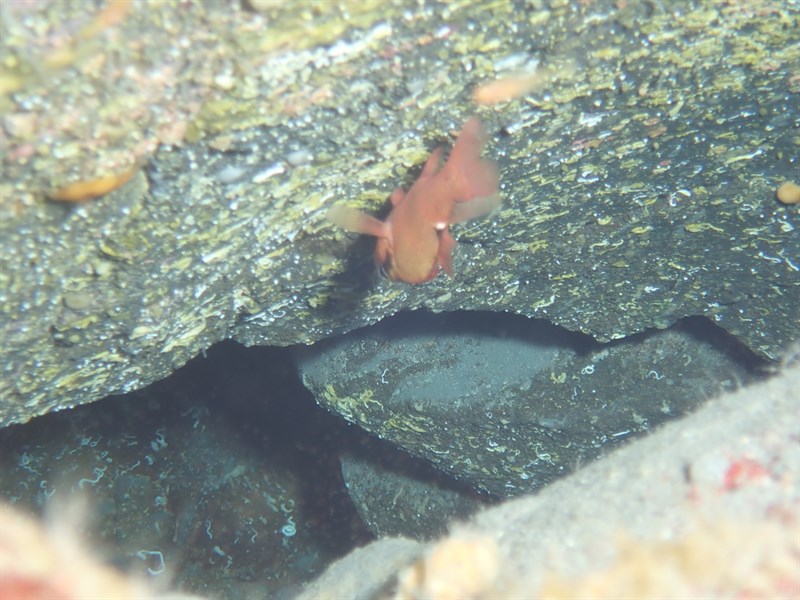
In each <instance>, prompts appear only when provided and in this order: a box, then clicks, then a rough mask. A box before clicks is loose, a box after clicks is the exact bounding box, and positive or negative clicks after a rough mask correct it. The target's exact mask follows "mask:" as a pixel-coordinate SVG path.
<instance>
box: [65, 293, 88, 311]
mask: <svg viewBox="0 0 800 600" xmlns="http://www.w3.org/2000/svg"><path fill="white" fill-rule="evenodd" d="M91 305H92V295H91V294H90V293H88V292H84V291H77V292H67V293H66V294H64V306H66V307H67V308H68V309H70V310H75V311H79V310H86V309H87V308H89V307H90V306H91Z"/></svg>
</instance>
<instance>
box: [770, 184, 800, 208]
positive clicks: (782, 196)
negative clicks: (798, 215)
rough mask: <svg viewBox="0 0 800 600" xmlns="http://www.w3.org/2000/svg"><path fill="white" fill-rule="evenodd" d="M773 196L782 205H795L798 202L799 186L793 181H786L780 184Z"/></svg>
mask: <svg viewBox="0 0 800 600" xmlns="http://www.w3.org/2000/svg"><path fill="white" fill-rule="evenodd" d="M775 195H776V196H777V197H778V200H780V201H781V202H783V203H784V204H797V203H799V202H800V185H797V184H796V183H795V182H793V181H787V182H785V183H783V184H781V186H780V187H779V188H778V190H777V191H776V192H775Z"/></svg>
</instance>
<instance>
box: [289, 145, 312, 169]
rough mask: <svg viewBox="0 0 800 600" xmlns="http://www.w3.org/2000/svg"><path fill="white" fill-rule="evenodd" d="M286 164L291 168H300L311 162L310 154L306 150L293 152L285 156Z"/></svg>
mask: <svg viewBox="0 0 800 600" xmlns="http://www.w3.org/2000/svg"><path fill="white" fill-rule="evenodd" d="M286 162H288V163H289V164H290V165H292V166H293V167H300V166H302V165H307V164H308V163H310V162H311V152H309V151H308V150H305V149H303V150H295V151H294V152H290V153H289V154H287V155H286Z"/></svg>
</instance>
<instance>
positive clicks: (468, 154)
mask: <svg viewBox="0 0 800 600" xmlns="http://www.w3.org/2000/svg"><path fill="white" fill-rule="evenodd" d="M485 145H486V131H485V130H484V128H483V125H482V124H481V122H480V119H478V117H472V118H470V119H469V120H468V121H467V122H466V124H465V125H464V128H463V129H462V130H461V133H460V134H459V136H458V139H457V140H456V143H455V145H454V146H453V150H452V151H451V152H450V159H449V160H448V161H447V166H446V168H447V169H448V171H449V173H448V175H449V177H450V180H451V182H452V185H453V189H454V191H455V194H456V201H457V202H464V201H466V200H471V199H473V198H484V197H488V196H494V195H496V194H497V186H498V180H499V176H498V172H497V164H496V163H495V162H494V161H493V160H489V159H485V158H481V152H482V151H483V147H484V146H485Z"/></svg>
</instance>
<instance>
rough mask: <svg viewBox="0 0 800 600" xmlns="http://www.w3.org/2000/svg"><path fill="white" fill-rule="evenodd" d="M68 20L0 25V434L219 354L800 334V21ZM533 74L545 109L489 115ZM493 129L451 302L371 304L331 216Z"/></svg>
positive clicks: (567, 11)
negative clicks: (394, 332) (478, 94)
mask: <svg viewBox="0 0 800 600" xmlns="http://www.w3.org/2000/svg"><path fill="white" fill-rule="evenodd" d="M75 6H76V4H75V3H65V2H42V3H37V4H35V5H33V6H30V5H27V4H23V3H19V4H14V5H9V6H8V7H4V19H3V21H2V25H0V27H2V36H1V37H2V40H3V42H2V44H3V60H4V67H5V68H4V71H3V75H2V78H3V79H2V84H3V86H2V87H3V90H4V91H3V93H2V105H0V112H1V113H2V114H0V116H1V117H2V123H3V131H2V136H3V140H2V141H3V145H4V148H5V149H6V150H7V151H4V152H3V156H2V166H3V180H2V183H0V192H1V193H0V198H1V200H0V217H1V218H0V260H2V269H1V270H0V278H1V279H0V284H2V285H1V286H0V321H1V322H2V357H1V358H0V369H2V371H1V372H0V425H7V424H9V423H14V422H24V421H26V420H28V419H30V418H31V417H33V416H35V415H40V414H43V413H46V412H48V411H52V410H55V409H62V408H66V407H70V406H75V405H77V404H82V403H87V402H92V401H94V400H97V399H99V398H103V397H105V396H108V395H110V394H114V393H120V392H125V391H130V390H134V389H138V388H140V387H142V386H144V385H146V384H147V383H149V382H152V381H154V380H157V379H160V378H163V377H165V376H166V375H168V374H169V373H171V372H172V371H173V370H175V369H176V368H177V367H179V366H180V365H183V364H184V363H185V362H186V361H187V360H188V359H190V358H191V357H193V356H196V355H198V354H199V353H201V352H202V351H204V350H205V349H207V348H209V347H210V346H211V345H212V344H214V343H216V342H218V341H220V340H224V339H234V340H237V341H240V342H242V343H244V344H246V345H289V344H296V343H311V342H315V341H318V340H321V339H323V338H326V337H329V336H332V335H334V334H338V333H342V332H345V331H349V330H353V329H356V328H358V327H360V326H363V325H367V324H371V323H375V322H377V321H379V320H381V319H382V318H384V317H386V316H389V315H392V314H395V313H397V312H398V311H400V310H402V309H415V308H426V309H429V310H431V311H435V312H442V311H454V310H489V311H495V312H497V311H508V312H512V313H515V314H518V315H524V316H528V317H536V318H541V319H544V320H546V321H548V322H549V323H551V324H555V325H559V326H562V327H564V328H566V329H567V330H569V331H572V332H581V333H583V334H586V335H589V336H591V337H592V338H594V339H595V340H596V341H600V342H603V341H608V340H614V339H620V338H625V337H627V336H631V335H633V334H637V333H641V332H644V331H646V330H648V329H652V328H666V327H668V326H670V325H672V324H673V323H675V322H676V321H678V320H679V319H682V318H684V317H688V316H696V317H702V318H706V319H708V320H709V321H711V322H713V323H714V324H716V325H717V326H719V327H721V328H722V329H724V330H725V331H726V332H728V333H729V334H731V335H733V336H735V337H736V338H737V339H738V340H739V341H740V343H742V344H743V345H744V346H746V347H747V348H748V349H749V350H750V351H752V352H753V353H755V354H757V355H759V356H762V357H767V358H771V357H774V356H777V354H778V352H779V350H780V349H781V348H782V347H784V346H785V344H786V343H787V342H788V341H789V340H790V339H792V338H797V337H798V329H800V325H798V319H797V306H798V300H800V277H798V268H799V267H800V262H798V236H797V231H796V230H797V226H798V214H797V208H796V206H785V205H782V204H780V203H778V202H777V201H776V200H775V197H774V190H775V189H776V188H777V187H778V185H779V184H780V183H782V182H783V181H784V180H788V179H792V178H796V176H797V172H798V166H800V162H799V159H798V154H799V149H800V139H798V126H800V116H799V115H798V108H797V107H798V102H797V98H798V92H800V87H799V86H800V81H799V80H798V77H797V73H798V72H799V71H800V46H798V44H797V40H796V34H797V28H796V23H797V22H798V18H800V13H799V12H798V11H799V10H800V9H798V7H797V6H793V5H790V4H785V5H777V4H775V3H771V2H748V3H744V4H732V5H726V4H719V3H716V2H710V1H709V2H690V3H684V4H681V5H680V6H678V5H673V4H672V3H662V2H630V3H627V6H626V7H625V8H618V7H617V3H615V2H611V1H610V0H608V1H603V0H599V1H596V2H592V3H580V2H569V1H562V0H554V1H552V2H536V3H532V4H531V5H530V6H526V7H524V8H521V7H518V6H517V5H516V4H513V3H499V4H487V3H484V2H474V3H471V2H461V3H455V4H445V5H441V4H434V3H427V2H424V3H421V4H415V5H414V6H412V7H409V6H408V4H407V3H405V2H396V3H388V4H387V3H382V4H381V5H380V6H377V5H371V4H363V5H360V4H359V5H356V4H353V3H342V4H334V3H321V4H319V5H311V6H309V5H295V4H294V3H287V4H286V5H279V6H278V7H276V8H274V9H269V10H267V11H265V12H254V11H251V10H249V9H245V8H243V7H241V6H240V5H239V4H238V3H234V2H232V3H228V4H223V3H204V2H182V3H166V2H157V3H131V7H130V9H129V10H128V11H127V13H125V14H123V15H122V16H121V17H120V16H119V15H117V16H116V17H114V18H111V17H110V16H109V15H108V14H107V13H106V14H101V13H100V11H101V10H102V8H101V7H98V8H97V11H98V12H97V13H92V14H84V13H82V12H80V11H79V10H78V9H76V8H75ZM112 16H113V15H112ZM143 40H147V41H143ZM37 65H38V66H37ZM534 69H541V70H542V71H541V72H542V73H545V74H546V77H545V81H544V83H543V85H542V86H541V89H537V90H534V91H533V92H532V93H531V94H530V95H528V96H526V97H524V98H521V99H518V100H515V101H512V102H507V103H502V104H498V105H495V106H488V107H476V106H475V105H474V103H473V101H472V96H471V93H472V90H473V89H474V87H475V86H476V85H477V84H479V83H482V82H485V81H490V80H492V79H495V78H498V77H503V76H505V75H508V74H510V73H513V72H518V71H532V70H534ZM476 113H477V114H479V115H480V117H481V119H482V120H483V122H484V123H485V125H486V128H487V130H488V132H489V137H490V141H489V145H488V148H487V155H488V156H490V157H493V158H495V159H496V160H497V161H498V164H499V168H500V173H501V187H502V195H503V205H502V207H501V210H500V211H499V212H497V213H496V214H495V215H494V216H492V217H491V218H488V219H485V220H482V221H476V222H472V223H470V224H467V225H462V226H457V227H455V228H454V236H455V238H456V239H457V240H458V242H459V246H458V249H457V251H456V253H455V261H454V267H455V278H454V279H452V280H450V279H447V278H445V277H444V276H442V277H440V278H438V279H437V280H435V281H434V282H432V283H430V284H427V285H423V286H416V287H412V286H407V285H402V284H395V283H390V282H386V281H382V280H380V279H378V278H377V277H376V276H375V274H374V270H373V268H372V266H371V257H370V254H371V243H370V242H369V241H368V240H363V239H355V238H353V237H351V236H349V235H345V234H343V233H341V232H340V231H337V230H335V229H334V228H333V227H332V226H331V225H330V224H329V223H328V222H327V221H326V220H325V218H324V212H325V210H326V209H327V208H328V207H329V206H330V205H331V204H332V203H334V202H337V201H347V202H349V203H351V204H353V205H354V206H359V207H361V208H363V209H365V210H368V211H370V212H372V213H376V214H377V213H379V212H380V211H381V209H382V207H384V206H385V202H386V199H387V197H388V196H389V194H390V193H391V191H392V190H393V189H394V188H395V187H397V186H404V187H407V186H408V185H410V183H411V182H413V180H414V178H415V177H416V176H417V175H418V174H419V171H420V169H421V165H422V163H423V162H424V160H425V158H426V157H427V156H428V154H429V153H430V152H431V150H433V148H435V147H436V146H437V145H445V146H449V144H450V143H451V142H452V134H454V133H455V132H456V131H458V129H459V128H460V127H461V125H462V124H463V122H464V121H465V120H466V119H467V118H468V116H470V115H472V114H476ZM131 169H135V171H134V173H135V174H134V175H133V176H132V177H131V179H130V181H128V182H127V183H126V184H125V185H123V186H122V187H120V188H119V189H117V190H116V191H113V192H111V193H109V194H107V195H104V196H101V197H99V198H97V199H95V200H91V201H86V202H84V203H79V204H65V203H59V202H53V201H48V200H46V197H47V195H48V194H50V195H51V196H58V195H59V194H57V193H54V191H58V190H63V189H64V188H65V186H68V185H70V184H72V183H74V182H76V181H83V182H90V183H91V182H97V181H98V180H99V179H101V178H106V177H114V176H116V177H121V176H125V175H126V174H127V173H129V172H130V170H131Z"/></svg>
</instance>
